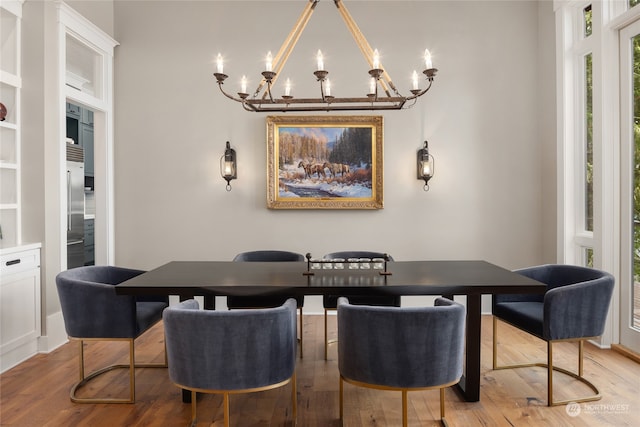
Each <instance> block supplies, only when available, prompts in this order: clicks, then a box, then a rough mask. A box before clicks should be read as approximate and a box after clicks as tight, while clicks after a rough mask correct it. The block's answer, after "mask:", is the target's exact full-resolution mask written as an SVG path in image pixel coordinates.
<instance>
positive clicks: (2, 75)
mask: <svg viewBox="0 0 640 427" xmlns="http://www.w3.org/2000/svg"><path fill="white" fill-rule="evenodd" d="M0 82H1V83H4V84H7V85H9V86H13V87H15V88H22V79H21V78H20V76H16V75H15V74H12V73H9V72H7V71H3V70H0Z"/></svg>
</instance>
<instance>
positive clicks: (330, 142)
mask: <svg viewBox="0 0 640 427" xmlns="http://www.w3.org/2000/svg"><path fill="white" fill-rule="evenodd" d="M382 140H383V137H382V116H268V117H267V158H268V165H267V175H268V184H267V207H268V208H271V209H382V207H383V199H382Z"/></svg>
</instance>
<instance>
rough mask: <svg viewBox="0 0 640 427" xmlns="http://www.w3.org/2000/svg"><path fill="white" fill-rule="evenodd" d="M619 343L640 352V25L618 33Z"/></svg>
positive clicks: (634, 25) (637, 23)
mask: <svg viewBox="0 0 640 427" xmlns="http://www.w3.org/2000/svg"><path fill="white" fill-rule="evenodd" d="M620 61H621V64H620V70H621V76H620V100H621V123H622V128H621V132H620V134H621V147H620V148H621V150H620V156H621V173H620V187H621V227H620V228H621V236H620V237H621V239H620V241H621V251H620V254H621V274H620V291H621V295H620V316H621V317H620V343H621V344H622V345H624V346H625V347H628V348H630V349H632V350H633V351H636V352H640V22H635V23H633V24H631V25H629V26H628V27H626V28H624V29H623V30H622V31H621V32H620Z"/></svg>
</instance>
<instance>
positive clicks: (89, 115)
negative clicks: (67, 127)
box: [80, 108, 93, 126]
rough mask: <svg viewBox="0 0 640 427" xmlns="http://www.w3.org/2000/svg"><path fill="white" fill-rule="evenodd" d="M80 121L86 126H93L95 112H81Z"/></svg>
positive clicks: (84, 109)
mask: <svg viewBox="0 0 640 427" xmlns="http://www.w3.org/2000/svg"><path fill="white" fill-rule="evenodd" d="M80 121H81V122H82V123H84V124H85V125H89V126H93V111H91V110H88V109H86V108H83V109H82V110H81V117H80Z"/></svg>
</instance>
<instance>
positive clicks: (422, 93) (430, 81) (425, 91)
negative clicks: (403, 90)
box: [406, 80, 433, 101]
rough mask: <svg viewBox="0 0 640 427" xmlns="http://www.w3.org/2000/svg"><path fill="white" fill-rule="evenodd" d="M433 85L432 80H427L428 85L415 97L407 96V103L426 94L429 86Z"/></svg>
mask: <svg viewBox="0 0 640 427" xmlns="http://www.w3.org/2000/svg"><path fill="white" fill-rule="evenodd" d="M432 84H433V80H429V85H428V86H427V87H426V88H425V89H424V90H422V91H420V92H418V93H416V94H415V95H411V96H407V98H406V99H407V101H409V100H412V99H416V98H418V97H421V96H422V95H424V94H425V93H427V92H428V91H429V89H431V85H432Z"/></svg>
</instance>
